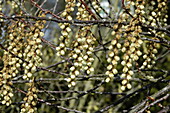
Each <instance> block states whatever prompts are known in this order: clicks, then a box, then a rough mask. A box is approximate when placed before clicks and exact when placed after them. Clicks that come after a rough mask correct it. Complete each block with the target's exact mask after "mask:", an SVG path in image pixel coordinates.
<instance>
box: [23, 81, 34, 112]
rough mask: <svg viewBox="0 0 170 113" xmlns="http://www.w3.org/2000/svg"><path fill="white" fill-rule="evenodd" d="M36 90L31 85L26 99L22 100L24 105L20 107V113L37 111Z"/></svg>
mask: <svg viewBox="0 0 170 113" xmlns="http://www.w3.org/2000/svg"><path fill="white" fill-rule="evenodd" d="M36 93H37V89H36V87H35V86H34V84H33V83H32V86H31V87H30V88H29V89H28V92H27V94H26V97H25V98H24V104H22V105H21V107H22V109H21V112H20V113H35V112H36V111H37V107H36V104H37V94H36Z"/></svg>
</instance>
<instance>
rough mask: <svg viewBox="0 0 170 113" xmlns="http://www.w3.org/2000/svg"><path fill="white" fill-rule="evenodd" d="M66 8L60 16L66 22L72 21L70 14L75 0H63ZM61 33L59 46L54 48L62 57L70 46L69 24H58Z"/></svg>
mask: <svg viewBox="0 0 170 113" xmlns="http://www.w3.org/2000/svg"><path fill="white" fill-rule="evenodd" d="M65 2H66V6H65V10H64V11H63V13H62V14H61V16H62V17H63V18H64V19H66V20H72V17H71V13H72V12H73V11H74V7H75V0H65ZM59 26H60V28H61V29H62V31H61V36H60V37H59V41H60V43H59V46H58V47H57V48H56V50H57V55H58V56H64V55H65V54H66V51H67V47H69V45H70V36H69V33H70V32H71V28H70V24H69V23H60V24H59Z"/></svg>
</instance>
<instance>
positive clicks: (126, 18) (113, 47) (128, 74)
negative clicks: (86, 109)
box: [106, 0, 167, 90]
mask: <svg viewBox="0 0 170 113" xmlns="http://www.w3.org/2000/svg"><path fill="white" fill-rule="evenodd" d="M128 1H129V2H128V3H127V6H126V7H124V9H125V11H124V12H123V13H122V14H121V15H120V17H119V19H118V24H115V25H114V26H113V29H114V31H113V32H112V35H113V36H114V37H115V38H114V39H113V40H112V41H111V44H110V46H109V52H108V58H107V61H108V63H109V65H108V66H107V71H106V75H107V76H108V77H107V78H106V82H109V81H110V80H112V78H113V77H114V76H115V75H116V74H117V73H118V72H120V73H122V74H121V78H123V80H122V86H121V90H125V89H126V88H127V89H131V87H132V86H131V84H130V83H129V80H130V79H131V78H132V76H133V75H134V71H133V70H134V69H144V68H152V65H154V64H155V59H156V56H155V54H156V53H157V49H156V46H155V44H154V43H153V42H150V43H146V42H144V41H143V40H142V39H141V35H140V33H142V30H143V28H142V25H150V26H153V27H154V26H156V25H159V23H161V22H162V21H163V23H164V22H165V21H166V18H167V15H165V14H166V11H163V10H160V9H159V8H160V4H161V6H165V2H166V0H165V1H160V0H158V1H154V0H152V1H151V2H150V3H146V1H142V0H137V1H133V0H128ZM148 4H150V7H148V9H145V6H146V5H148ZM131 6H134V7H135V12H134V14H133V15H132V14H131V12H130V7H131ZM164 9H167V8H164ZM158 10H159V11H158ZM161 11H162V12H161ZM157 13H158V14H157ZM148 15H149V16H148ZM155 17H156V18H157V20H156V19H155ZM162 18H164V20H163V19H162ZM124 22H129V23H128V24H124ZM160 25H162V24H160ZM148 30H149V31H152V32H148V33H149V34H155V37H154V36H153V38H152V39H155V38H156V36H157V35H158V34H157V33H156V31H155V30H152V29H149V28H148ZM122 39H123V40H122ZM156 39H157V38H156ZM122 42H123V43H124V44H122ZM143 43H145V44H147V46H146V47H147V48H148V49H147V52H145V51H144V52H143V51H142V50H141V47H142V46H141V45H142V44H143ZM119 54H123V56H122V58H120V57H119ZM142 55H143V57H141V56H142ZM140 58H143V64H142V65H141V66H139V64H138V60H139V59H140ZM119 62H120V64H121V65H122V68H121V70H122V71H119V70H118V69H117V64H118V63H119Z"/></svg>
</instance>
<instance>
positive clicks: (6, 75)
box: [0, 21, 23, 105]
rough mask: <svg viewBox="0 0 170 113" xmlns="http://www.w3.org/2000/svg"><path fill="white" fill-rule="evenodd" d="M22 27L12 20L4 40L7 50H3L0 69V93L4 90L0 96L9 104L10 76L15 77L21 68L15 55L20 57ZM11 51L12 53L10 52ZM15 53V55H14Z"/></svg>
mask: <svg viewBox="0 0 170 113" xmlns="http://www.w3.org/2000/svg"><path fill="white" fill-rule="evenodd" d="M22 28H23V26H21V22H20V21H12V23H11V26H9V27H8V28H7V29H8V34H7V36H6V39H7V41H6V42H5V43H6V44H5V48H7V51H4V55H3V61H4V68H3V70H2V71H1V73H2V74H1V75H0V76H1V77H2V86H1V90H0V92H1V94H2V93H3V92H4V91H5V92H4V94H3V95H2V97H3V98H4V99H2V100H3V101H2V103H3V104H6V105H9V104H11V97H12V96H13V92H12V88H11V86H12V82H11V80H12V78H15V77H16V76H17V75H18V74H19V71H20V70H21V64H22V63H23V61H22V60H21V59H19V58H17V57H16V56H18V57H20V58H22V53H23V51H22V48H23V45H22V44H23V40H22V35H23V33H22ZM11 53H12V54H11ZM14 55H16V56H14Z"/></svg>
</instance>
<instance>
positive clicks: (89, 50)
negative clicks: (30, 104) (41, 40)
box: [67, 1, 96, 87]
mask: <svg viewBox="0 0 170 113" xmlns="http://www.w3.org/2000/svg"><path fill="white" fill-rule="evenodd" d="M77 7H78V12H77V19H78V20H86V21H88V20H91V19H92V17H91V14H89V12H88V11H87V10H86V8H85V6H84V4H82V3H81V1H79V2H78V3H77ZM75 38H76V39H75V41H73V42H72V47H73V48H72V50H73V51H72V52H71V53H70V54H69V56H70V58H73V64H72V66H71V67H70V73H69V74H70V78H67V82H69V85H68V87H71V86H75V85H76V82H75V78H76V76H78V75H80V73H81V72H84V73H85V74H87V75H89V74H90V73H92V72H93V71H94V68H93V67H92V63H93V61H94V58H93V51H94V44H95V41H96V39H95V38H94V36H93V35H92V33H91V26H83V27H80V28H79V31H78V33H77V35H76V37H75Z"/></svg>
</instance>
